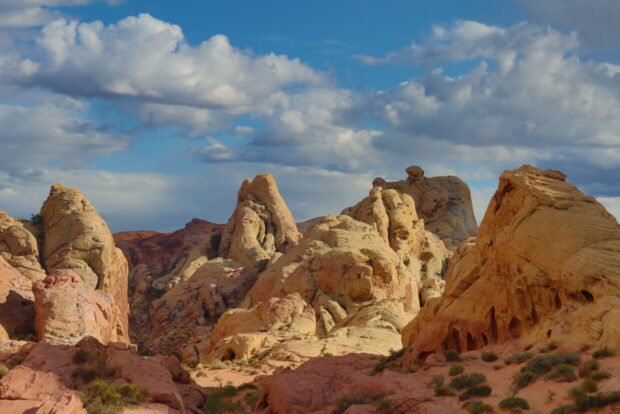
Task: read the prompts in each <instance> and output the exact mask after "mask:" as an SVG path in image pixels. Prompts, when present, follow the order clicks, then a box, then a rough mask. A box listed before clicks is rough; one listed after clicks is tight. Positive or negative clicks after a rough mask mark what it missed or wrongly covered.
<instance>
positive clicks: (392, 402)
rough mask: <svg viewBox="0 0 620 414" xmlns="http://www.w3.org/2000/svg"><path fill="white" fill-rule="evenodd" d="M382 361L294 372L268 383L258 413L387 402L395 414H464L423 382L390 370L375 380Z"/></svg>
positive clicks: (361, 359)
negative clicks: (375, 369) (351, 400)
mask: <svg viewBox="0 0 620 414" xmlns="http://www.w3.org/2000/svg"><path fill="white" fill-rule="evenodd" d="M376 364H377V359H376V357H374V356H371V355H363V354H350V355H346V356H342V357H336V358H331V357H330V358H315V359H313V360H311V361H308V362H306V363H305V364H304V365H302V366H301V367H299V368H298V369H296V370H294V371H288V372H284V373H282V374H278V375H273V376H269V377H264V378H263V379H262V381H261V387H262V388H263V391H264V393H263V395H262V398H261V400H260V401H259V403H258V408H257V410H256V412H257V413H262V414H267V413H269V414H288V413H294V414H305V413H317V414H318V413H330V412H333V411H335V408H336V405H337V402H338V400H340V399H342V398H345V397H348V398H358V399H360V400H364V399H367V398H368V397H369V396H371V395H374V396H376V400H377V401H376V402H378V401H379V400H385V405H386V406H389V407H390V411H389V412H394V413H427V414H448V413H458V412H461V411H460V410H457V409H455V408H453V406H452V405H451V404H449V403H448V402H446V401H442V400H441V399H438V398H436V397H434V395H433V390H432V389H431V388H428V387H427V386H426V384H425V382H424V381H423V380H422V379H419V378H413V377H410V376H407V377H405V376H404V375H401V374H398V373H395V372H392V371H389V370H386V371H384V372H383V373H381V374H379V375H373V374H372V371H373V367H374V366H375V365H376ZM346 412H347V413H351V414H352V413H374V412H377V411H376V410H375V408H374V407H373V406H372V405H370V404H359V403H358V404H356V405H353V406H351V407H350V408H349V409H348V410H347V411H346Z"/></svg>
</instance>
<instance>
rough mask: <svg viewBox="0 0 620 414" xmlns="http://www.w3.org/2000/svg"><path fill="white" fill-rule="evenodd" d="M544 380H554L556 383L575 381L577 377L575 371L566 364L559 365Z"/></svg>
mask: <svg viewBox="0 0 620 414" xmlns="http://www.w3.org/2000/svg"><path fill="white" fill-rule="evenodd" d="M545 379H554V380H556V381H568V382H570V381H575V380H576V379H577V375H575V370H574V369H573V367H571V366H570V365H568V364H560V365H558V366H557V367H555V368H553V370H552V371H551V372H550V373H548V374H547V375H546V376H545Z"/></svg>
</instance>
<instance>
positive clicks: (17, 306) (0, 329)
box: [0, 256, 34, 342]
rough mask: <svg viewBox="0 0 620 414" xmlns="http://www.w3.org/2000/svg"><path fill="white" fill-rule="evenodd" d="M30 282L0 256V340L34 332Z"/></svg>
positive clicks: (32, 298) (32, 299)
mask: <svg viewBox="0 0 620 414" xmlns="http://www.w3.org/2000/svg"><path fill="white" fill-rule="evenodd" d="M31 285H32V282H31V281H30V279H28V278H26V277H25V276H24V275H22V274H21V273H20V272H18V271H17V270H16V269H14V268H13V267H12V266H10V265H9V264H8V263H7V262H6V261H5V260H4V258H3V257H1V256H0V342H2V341H6V340H8V339H9V337H11V336H13V335H15V334H20V335H26V334H33V333H34V297H33V296H32V291H31Z"/></svg>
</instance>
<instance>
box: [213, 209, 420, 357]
mask: <svg viewBox="0 0 620 414" xmlns="http://www.w3.org/2000/svg"><path fill="white" fill-rule="evenodd" d="M415 281H416V279H415V278H414V276H413V275H412V274H411V273H410V272H409V270H408V269H407V267H406V266H405V265H404V264H403V262H402V261H401V259H400V258H399V256H398V255H397V254H396V253H395V252H394V250H392V249H391V248H390V246H389V245H388V244H387V243H386V242H385V241H384V240H383V238H381V236H380V235H379V233H377V231H376V230H375V229H374V228H373V227H371V226H370V225H368V224H365V223H362V222H360V221H357V220H354V219H352V218H351V217H349V216H346V215H344V216H339V217H334V216H328V217H325V218H324V220H323V221H322V222H321V223H320V224H318V225H316V226H314V227H313V228H312V229H310V230H308V231H307V232H306V234H305V236H304V238H303V240H302V241H301V243H300V244H299V245H297V246H295V247H292V248H290V249H288V250H287V252H286V253H284V254H283V255H282V256H280V257H279V258H277V259H276V260H275V261H274V262H273V263H271V264H270V265H269V267H268V268H267V270H265V271H264V272H263V273H261V274H260V276H259V278H258V280H257V282H256V283H255V284H254V286H253V287H252V289H251V290H250V291H249V293H248V295H247V296H246V298H245V299H244V301H243V303H242V307H243V308H245V309H243V310H231V311H229V312H227V313H225V314H224V315H223V316H222V317H221V318H220V321H219V322H218V324H217V325H216V328H215V332H217V333H218V334H217V335H215V334H214V336H213V337H212V349H214V350H216V354H217V356H220V357H221V356H222V355H235V357H239V356H238V355H244V356H247V355H248V354H251V353H252V352H259V351H260V352H262V351H265V348H267V350H268V349H270V346H272V344H273V343H274V342H277V340H272V339H274V338H276V339H277V338H280V337H281V336H283V335H284V336H286V335H288V333H286V331H287V330H289V328H291V332H293V331H294V329H292V328H293V324H294V320H295V317H293V316H292V315H293V314H296V313H295V312H292V313H291V314H290V315H289V313H287V312H284V314H286V315H288V316H286V317H283V318H282V321H287V322H286V323H287V324H288V323H289V322H290V323H291V325H290V326H288V325H286V324H285V325H284V326H283V325H282V323H284V322H282V321H280V320H278V321H279V322H278V323H275V322H274V323H271V322H270V323H267V324H266V325H265V324H264V323H258V322H257V323H254V324H249V325H248V324H235V323H231V321H232V320H234V319H240V320H243V319H244V318H245V317H247V318H248V319H249V318H255V317H256V318H258V319H261V317H259V315H262V310H264V309H270V308H271V307H273V306H276V304H277V306H276V307H277V308H280V307H281V308H282V309H298V308H299V309H302V308H303V309H308V308H311V309H313V311H314V318H315V319H316V321H315V324H314V325H313V326H312V327H310V325H306V324H304V327H306V328H308V329H306V330H304V335H305V336H304V337H302V336H300V335H298V337H299V338H298V339H299V340H300V341H301V342H303V343H304V344H306V345H307V344H308V343H309V342H312V341H314V344H310V345H307V346H309V347H310V348H311V350H310V351H308V352H306V353H304V352H303V350H300V351H299V352H297V351H295V352H293V351H291V352H288V351H285V350H282V349H276V348H273V349H272V350H273V351H274V352H275V351H276V350H277V351H278V352H280V351H281V352H280V353H281V354H286V353H287V352H288V353H297V354H299V355H306V356H307V355H310V356H315V355H318V354H320V352H321V348H322V347H323V348H324V346H325V345H326V343H327V342H329V341H330V340H331V341H332V342H334V341H336V340H340V341H341V342H343V346H342V347H340V348H339V349H340V350H341V351H342V349H344V347H345V346H344V342H348V343H349V344H351V343H356V338H355V337H356V336H357V337H358V338H357V339H359V337H366V338H369V337H373V338H377V339H378V341H377V342H376V343H375V344H373V347H374V348H373V350H376V349H377V348H378V349H379V352H381V353H386V352H387V351H388V350H389V348H387V346H388V345H389V346H390V347H392V345H393V341H391V340H390V339H389V338H391V337H392V336H393V337H395V338H396V337H397V336H398V335H399V334H398V332H400V329H401V328H402V324H404V322H402V324H401V322H400V321H402V320H405V321H406V320H408V319H410V318H411V317H412V316H413V315H415V313H416V312H417V311H418V310H419V306H420V305H419V300H418V289H417V285H416V282H415ZM276 298H285V299H276ZM295 298H296V299H295ZM283 301H284V302H283ZM284 303H299V306H292V307H291V306H284V305H282V306H281V305H280V304H284ZM302 303H303V306H302ZM368 307H375V310H374V316H372V317H370V318H366V319H364V318H358V319H356V315H357V314H358V312H361V311H362V310H363V309H366V308H368ZM299 309H298V310H299ZM300 312H301V311H300ZM298 313H299V312H298ZM302 313H303V314H304V315H305V313H306V311H305V310H304V312H302ZM371 313H372V312H371ZM394 314H396V315H397V316H394ZM243 315H245V316H243ZM304 320H305V319H304ZM396 320H397V321H399V322H395V321H396ZM362 321H366V322H362ZM353 327H356V329H353ZM357 327H359V329H357ZM313 329H314V330H315V332H314V333H312V332H311V331H312V330H313ZM373 329H374V330H376V331H375V333H374V334H373V335H369V334H368V330H373ZM274 331H277V332H276V333H274ZM282 331H284V332H282ZM337 331H338V332H337ZM377 332H381V334H377ZM297 334H300V332H297ZM225 335H228V336H225ZM365 335H366V336H365ZM318 336H320V337H322V338H324V339H321V341H323V342H321V341H319V340H318ZM326 336H327V338H325V337H326ZM381 336H383V340H381V339H380V338H381ZM338 338H339V339H338ZM326 341H327V342H326ZM358 342H365V341H358ZM256 344H258V345H256ZM289 345H290V346H296V345H291V344H290V343H289ZM297 345H300V344H297ZM363 346H364V345H363V344H361V343H360V347H363ZM334 347H335V348H338V346H336V345H334ZM349 348H350V347H349ZM384 348H386V349H384ZM248 349H251V350H252V352H246V351H240V350H248ZM329 352H331V351H329ZM312 353H314V355H311V354H312Z"/></svg>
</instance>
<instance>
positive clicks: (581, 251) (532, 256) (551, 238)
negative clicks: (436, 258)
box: [403, 166, 620, 362]
mask: <svg viewBox="0 0 620 414" xmlns="http://www.w3.org/2000/svg"><path fill="white" fill-rule="evenodd" d="M446 282H447V283H446V290H445V293H444V296H443V297H442V298H439V299H434V300H431V301H430V303H429V304H427V306H425V307H424V308H423V309H422V311H421V312H420V314H419V315H418V316H417V317H416V318H415V319H414V320H413V321H412V322H411V323H410V324H409V325H408V326H407V327H406V328H405V330H404V333H403V343H404V344H405V346H408V347H409V352H408V354H407V358H408V362H411V361H412V360H413V359H415V358H418V357H423V356H424V355H427V354H428V353H432V352H437V351H441V350H443V349H447V348H454V349H457V350H461V351H463V350H471V349H477V348H480V347H483V346H485V345H489V344H496V343H502V342H506V341H510V340H513V339H522V340H523V341H527V342H528V343H535V342H554V343H555V344H557V345H560V346H561V347H563V348H565V349H567V350H580V349H582V348H583V347H584V346H591V347H592V346H596V347H603V346H607V347H609V348H611V349H615V350H620V339H619V338H620V336H619V335H618V328H617V327H618V321H619V318H620V313H619V312H618V309H619V308H618V304H619V303H620V302H619V297H620V296H619V294H620V226H619V225H618V223H617V222H616V220H615V218H614V217H613V216H612V215H611V214H609V213H608V212H607V211H606V210H605V208H604V207H603V206H602V205H601V204H599V203H598V202H597V201H596V200H595V199H594V198H593V197H589V196H587V195H585V194H583V193H582V192H580V191H579V190H578V189H577V188H576V187H575V186H574V185H572V184H569V183H568V182H566V177H565V175H564V174H562V173H560V172H557V171H550V170H546V171H542V170H539V169H536V168H534V167H530V166H524V167H521V168H519V169H517V170H513V171H505V172H504V173H503V174H502V175H501V177H500V182H499V187H498V189H497V191H496V193H495V195H494V196H493V199H492V200H491V203H490V204H489V208H488V210H487V212H486V214H485V217H484V219H483V221H482V224H481V226H480V229H479V233H478V236H477V238H476V239H475V240H474V239H471V240H470V241H468V242H467V243H464V244H462V245H461V246H460V247H459V249H458V250H457V252H456V253H455V255H454V256H453V257H452V259H451V261H450V265H449V268H448V271H447V276H446Z"/></svg>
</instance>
